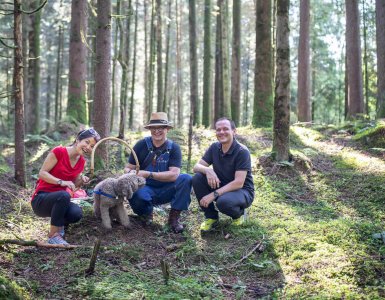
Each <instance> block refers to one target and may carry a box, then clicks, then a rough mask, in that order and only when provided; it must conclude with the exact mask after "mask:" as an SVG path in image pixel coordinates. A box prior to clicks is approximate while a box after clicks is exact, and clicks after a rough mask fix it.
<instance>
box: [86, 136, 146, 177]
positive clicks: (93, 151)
mask: <svg viewBox="0 0 385 300" xmlns="http://www.w3.org/2000/svg"><path fill="white" fill-rule="evenodd" d="M108 140H112V141H116V142H119V143H121V144H123V145H125V146H126V147H127V148H128V149H130V151H131V153H132V155H133V156H134V159H135V171H136V174H138V172H139V168H140V165H139V160H138V157H137V156H136V153H135V151H134V149H132V148H131V147H130V145H129V144H128V143H127V142H126V141H124V140H122V139H119V138H116V137H112V136H111V137H105V138H103V139H101V140H100V141H99V142H97V143H96V144H95V146H94V148H93V149H92V153H91V167H90V171H91V178H92V177H93V176H94V169H95V151H96V148H98V146H99V145H100V144H101V143H103V142H105V141H108Z"/></svg>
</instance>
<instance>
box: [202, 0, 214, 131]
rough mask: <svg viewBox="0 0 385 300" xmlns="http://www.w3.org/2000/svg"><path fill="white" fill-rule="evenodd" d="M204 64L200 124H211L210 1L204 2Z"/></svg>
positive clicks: (206, 125)
mask: <svg viewBox="0 0 385 300" xmlns="http://www.w3.org/2000/svg"><path fill="white" fill-rule="evenodd" d="M203 51H204V62H203V111H202V124H203V125H204V126H205V127H210V126H211V123H212V118H213V117H212V111H213V108H212V107H213V100H212V98H211V89H212V83H211V78H212V76H211V0H205V14H204V50H203Z"/></svg>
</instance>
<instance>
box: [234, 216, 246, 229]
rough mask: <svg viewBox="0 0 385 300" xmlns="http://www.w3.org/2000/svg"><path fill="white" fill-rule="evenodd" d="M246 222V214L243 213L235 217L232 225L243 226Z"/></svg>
mask: <svg viewBox="0 0 385 300" xmlns="http://www.w3.org/2000/svg"><path fill="white" fill-rule="evenodd" d="M244 223H245V216H244V215H242V216H240V217H239V218H238V219H233V222H232V223H231V225H233V226H242V225H243V224H244Z"/></svg>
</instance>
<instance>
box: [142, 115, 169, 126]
mask: <svg viewBox="0 0 385 300" xmlns="http://www.w3.org/2000/svg"><path fill="white" fill-rule="evenodd" d="M155 126H167V127H169V128H173V125H172V124H171V122H169V121H168V118H167V114H166V113H165V112H153V113H151V118H150V121H148V123H147V124H146V125H145V126H144V128H147V129H150V128H151V127H155Z"/></svg>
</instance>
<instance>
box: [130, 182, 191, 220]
mask: <svg viewBox="0 0 385 300" xmlns="http://www.w3.org/2000/svg"><path fill="white" fill-rule="evenodd" d="M190 193H191V176H190V175H188V174H180V175H179V176H178V178H177V180H176V181H175V182H158V186H156V187H154V186H149V185H145V186H144V187H142V188H141V189H139V190H138V191H137V192H135V193H134V195H133V196H132V198H131V199H130V200H129V202H130V205H131V208H132V210H133V211H134V213H136V214H137V215H139V216H142V215H149V214H151V213H152V210H153V206H154V205H155V206H156V205H161V204H165V203H171V208H173V209H176V210H187V209H188V207H189V205H190V202H191V198H190Z"/></svg>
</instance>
